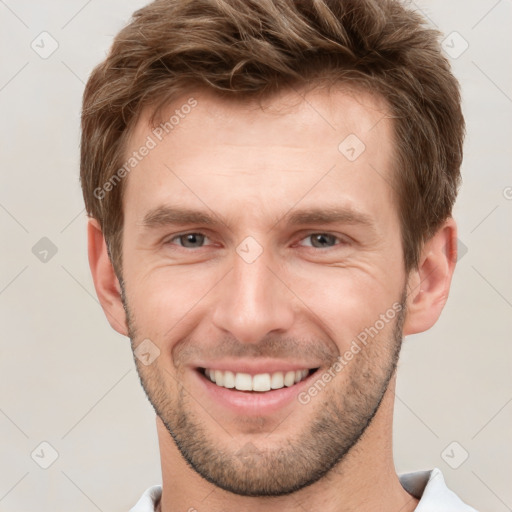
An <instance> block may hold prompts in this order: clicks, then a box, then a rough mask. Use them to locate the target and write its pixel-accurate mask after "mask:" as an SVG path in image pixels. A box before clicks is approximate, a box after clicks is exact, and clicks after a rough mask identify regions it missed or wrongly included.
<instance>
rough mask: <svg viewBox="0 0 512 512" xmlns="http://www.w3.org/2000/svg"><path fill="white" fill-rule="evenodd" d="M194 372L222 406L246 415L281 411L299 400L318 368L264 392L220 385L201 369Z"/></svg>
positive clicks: (211, 395)
mask: <svg viewBox="0 0 512 512" xmlns="http://www.w3.org/2000/svg"><path fill="white" fill-rule="evenodd" d="M194 373H195V374H196V376H197V378H198V380H199V385H200V386H203V388H204V390H205V391H206V393H208V394H209V396H210V397H211V398H212V399H213V400H214V401H215V402H216V403H218V404H219V405H220V406H222V407H225V408H227V409H229V410H231V411H233V412H235V413H236V414H242V415H244V416H262V415H268V414H272V413H274V412H276V411H279V410H281V409H282V408H283V407H285V406H287V405H289V404H290V403H291V402H293V401H294V400H297V395H298V394H299V393H300V392H301V391H302V390H303V389H304V388H306V387H307V386H308V385H309V382H310V380H311V379H312V378H313V377H314V376H315V375H316V374H317V373H318V370H317V371H315V372H313V373H311V374H310V375H308V376H307V377H306V378H305V379H304V380H301V381H300V382H298V383H297V384H294V385H293V386H290V387H284V388H281V389H272V390H270V391H263V392H260V391H253V392H246V391H238V390H236V389H234V388H231V389H228V388H224V387H220V386H217V384H214V383H213V382H212V381H211V380H210V379H208V378H207V377H206V376H205V375H203V374H202V373H201V372H200V371H199V370H195V371H194Z"/></svg>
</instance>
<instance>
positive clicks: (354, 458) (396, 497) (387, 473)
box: [156, 378, 418, 512]
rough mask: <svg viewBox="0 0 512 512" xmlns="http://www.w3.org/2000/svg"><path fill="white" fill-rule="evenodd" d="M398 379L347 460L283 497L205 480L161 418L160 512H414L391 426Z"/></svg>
mask: <svg viewBox="0 0 512 512" xmlns="http://www.w3.org/2000/svg"><path fill="white" fill-rule="evenodd" d="M394 390H395V378H393V379H392V381H391V382H390V385H389V387H388V390H387V391H386V394H385V395H384V398H383V400H382V402H381V406H380V408H379V410H378V411H377V414H376V415H375V417H374V418H373V421H372V422H371V424H370V425H369V426H368V428H367V429H366V431H365V433H364V434H363V436H361V438H360V439H359V441H358V443H357V444H356V445H355V446H354V447H353V448H352V450H350V452H349V453H348V454H347V455H346V456H345V458H344V459H343V460H342V461H341V462H340V463H339V464H338V465H337V466H335V467H334V468H333V469H332V470H331V471H330V472H329V473H328V474H327V475H326V476H325V477H324V478H322V479H320V480H319V481H317V482H316V483H314V484H312V485H310V486H308V487H306V488H304V489H301V490H300V491H297V492H295V493H292V494H289V495H286V496H279V497H247V496H239V495H236V494H232V493H230V492H227V491H224V490H223V489H220V488H218V487H216V486H215V485H213V484H211V483H210V482H207V481H206V480H204V479H203V478H202V477H201V476H199V475H198V474H197V473H196V472H195V471H194V470H193V469H192V468H191V467H190V466H188V464H187V463H186V462H185V460H184V459H183V457H182V455H181V453H180V452H179V450H178V449H177V447H176V445H175V444H174V441H173V439H172V437H171V436H170V435H169V433H168V432H167V429H166V428H165V426H164V425H163V423H162V421H161V420H160V418H158V417H157V419H156V421H157V431H158V440H159V445H160V455H161V463H162V481H163V485H162V488H163V492H162V499H161V501H160V504H159V509H158V510H159V511H161V512H177V511H183V510H190V511H194V510H195V511H198V512H202V511H206V510H207V511H208V512H221V511H226V510H244V511H247V512H291V511H296V510H297V509H298V508H299V509H304V510H322V511H323V512H355V511H358V512H366V511H368V512H369V511H374V510H379V511H381V512H396V511H398V510H399V511H400V512H411V511H413V510H414V509H415V508H416V506H417V504H418V500H417V499H416V498H414V497H413V496H411V495H410V494H408V493H407V492H406V491H405V490H404V489H403V487H402V486H401V484H400V481H399V479H398V476H397V474H396V470H395V467H394V463H393V453H392V441H391V439H392V423H393V404H394Z"/></svg>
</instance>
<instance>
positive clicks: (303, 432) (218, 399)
mask: <svg viewBox="0 0 512 512" xmlns="http://www.w3.org/2000/svg"><path fill="white" fill-rule="evenodd" d="M190 96H193V98H194V99H195V100H196V101H197V104H195V106H194V107H193V108H183V105H185V104H187V100H188V99H189V97H190ZM190 96H184V97H183V98H180V99H179V100H178V101H176V103H174V104H173V105H172V108H170V110H169V111H168V112H164V113H163V115H162V120H163V121H164V122H165V121H166V120H168V119H170V117H171V116H172V115H173V114H175V118H174V120H173V122H172V126H173V127H172V129H171V130H169V132H170V133H169V134H165V130H162V128H160V130H158V127H157V129H156V131H154V130H152V128H151V127H150V126H149V125H148V117H147V115H143V116H142V118H141V119H140V120H139V122H138V124H137V126H136V130H135V131H134V133H133V135H132V137H131V140H130V144H129V148H128V151H127V157H129V156H131V155H132V153H133V152H134V151H139V150H140V148H141V147H142V146H146V147H147V146H155V147H152V148H151V149H150V150H149V151H148V152H147V153H148V154H147V155H146V156H144V157H143V158H141V161H140V162H139V163H138V165H137V166H136V168H134V169H133V170H132V171H131V172H130V174H129V176H128V178H126V179H127V182H126V190H125V196H124V202H123V208H124V212H125V220H124V233H123V280H124V287H123V297H124V304H125V308H126V310H127V312H128V323H129V334H130V338H131V339H132V347H133V348H134V350H135V349H136V348H137V347H138V346H139V344H140V343H142V342H143V340H150V341H144V343H145V345H141V346H144V347H145V349H144V350H145V351H146V352H148V353H149V354H150V355H149V356H146V357H149V360H151V359H153V357H154V356H156V355H157V356H158V357H156V358H155V359H154V360H153V361H152V362H151V364H145V362H147V361H144V359H143V358H141V360H140V359H138V358H137V359H136V363H137V368H138V372H139V375H140V378H141V382H142V385H143V387H144V389H145V391H146V393H147V396H148V398H149V400H150V401H151V403H152V404H153V406H154V408H155V410H156V412H157V414H158V416H159V417H160V418H161V420H162V422H163V423H164V424H165V426H166V427H167V429H168V431H169V433H170V435H172V437H173V438H174V441H175V442H176V445H177V446H178V448H179V449H180V451H181V453H182V455H183V456H184V457H185V459H186V460H187V461H188V462H189V463H190V464H191V465H192V467H193V468H194V469H195V470H196V471H197V472H198V473H199V474H201V475H202V476H203V477H204V478H206V479H207V480H209V481H211V482H213V483H214V484H216V485H218V486H219V487H222V488H224V489H226V490H229V491H231V492H235V493H238V494H242V495H253V496H255V495H280V494H285V493H289V492H291V491H294V490H297V489H300V488H302V487H304V486H306V485H308V484H310V483H313V482H314V481H316V480H318V479H319V478H321V477H322V476H324V475H325V474H326V473H327V472H328V471H329V470H330V469H332V468H333V467H334V466H335V465H336V464H337V463H338V462H339V461H340V460H341V459H342V458H343V456H344V455H345V454H346V453H347V452H348V451H349V450H350V448H351V447H352V446H354V445H355V443H357V441H358V439H359V437H360V436H361V434H362V433H363V432H364V430H365V429H366V427H367V426H368V423H369V422H370V420H371V419H372V418H373V416H374V415H375V413H376V411H377V409H378V407H379V404H380V401H381V399H382V396H383V394H384V393H385V391H386V389H387V386H388V383H389V380H390V379H391V378H392V376H393V372H394V369H395V365H396V360H397V358H398V353H399V349H400V344H401V336H402V325H403V319H404V311H403V309H401V308H403V307H404V305H403V302H404V298H405V297H404V290H405V284H406V276H405V273H404V264H403V256H402V245H401V237H400V226H399V219H398V212H397V204H396V197H395V195H394V191H393V189H392V186H391V183H392V173H393V147H394V144H393V135H392V125H391V121H390V120H389V119H388V118H386V117H385V114H386V111H385V106H384V105H383V103H382V102H379V101H378V100H376V99H375V98H372V97H371V96H369V95H367V94H363V93H352V94H349V93H347V92H346V91H345V92H343V91H341V90H337V91H334V90H333V91H332V92H331V93H330V94H329V93H327V92H326V91H322V90H320V89H317V90H315V91H311V92H309V93H308V94H307V95H306V96H305V99H303V98H302V97H301V96H299V95H298V94H297V93H295V92H293V93H286V94H285V93H282V94H281V96H280V97H276V98H274V99H272V100H271V101H269V102H268V104H267V105H266V108H265V109H264V110H261V109H260V108H259V107H258V106H257V105H255V104H248V103H245V104H243V103H234V102H228V101H223V100H220V99H219V98H216V97H215V96H213V95H211V94H207V93H205V92H197V93H195V94H191V95H190ZM189 104H190V103H189ZM176 110H178V111H179V112H178V113H175V111H176ZM177 117H179V121H178V122H176V119H177ZM168 128H169V125H168ZM148 136H149V137H150V139H151V141H153V142H154V143H155V144H153V143H152V142H148V141H149V140H150V139H148ZM347 137H348V138H347ZM160 138H161V139H162V140H159V139H160ZM143 152H144V153H146V151H143ZM140 153H141V152H140V151H139V155H140ZM178 209H179V210H183V211H185V210H186V211H188V212H192V211H194V212H198V213H201V214H202V215H203V216H204V218H202V219H200V218H196V219H192V218H188V217H187V216H186V215H181V214H179V215H178V214H176V211H175V210H178ZM171 210H173V211H174V214H172V215H171V213H172V212H171ZM313 210H314V211H313ZM333 213H336V214H337V215H335V216H334V217H333V218H331V219H330V220H329V219H328V218H327V217H326V216H324V214H328V215H330V214H333ZM186 217H187V218H186ZM208 219H209V220H208ZM362 333H366V340H365V342H364V343H363V341H362V340H363V339H365V336H364V334H362ZM354 341H356V345H354ZM355 346H357V347H358V348H359V350H357V349H356V348H354V347H355ZM347 351H351V352H352V354H353V357H352V358H348V357H347V356H346V355H345V354H346V353H347ZM338 357H341V360H340V359H337V358H338ZM337 360H338V365H336V364H335V363H336V361H337ZM205 369H206V371H205ZM315 369H316V371H314V372H313V371H312V370H315ZM210 370H211V371H210ZM213 370H217V372H213ZM302 370H304V372H303V373H306V374H307V376H306V377H305V378H303V373H301V371H302ZM224 371H226V372H224ZM291 371H297V373H296V375H295V376H296V377H297V378H296V379H292V378H291V377H290V375H291V374H290V373H289V372H291ZM227 372H230V373H227ZM329 372H330V376H331V378H330V379H329V378H328V377H325V375H326V374H328V373H329ZM211 373H213V375H214V379H216V380H217V383H214V382H212V381H211V380H210V379H209V378H208V374H211ZM280 373H281V376H280ZM237 374H238V375H237ZM287 374H288V377H287ZM255 375H258V377H256V378H254V376H255ZM333 375H334V377H333ZM301 378H303V380H301V381H300V382H297V383H293V382H295V381H296V380H300V379H301ZM287 379H289V380H287ZM290 379H291V380H290ZM219 381H224V384H225V385H226V386H232V385H233V384H235V385H236V386H237V387H239V388H245V389H247V387H250V386H251V385H253V386H255V387H256V389H258V391H254V390H253V391H250V390H237V389H236V388H232V387H224V386H219V385H218V384H219V383H220V382H219ZM292 383H293V384H292ZM286 384H288V385H286ZM283 385H284V387H282V386H283ZM269 386H270V387H271V386H274V387H276V388H281V389H271V390H268V391H262V390H263V389H268V387H269ZM313 387H314V388H315V389H316V390H317V391H316V392H314V391H312V392H311V391H310V389H312V388H313Z"/></svg>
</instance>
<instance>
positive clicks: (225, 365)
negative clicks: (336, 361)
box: [195, 359, 320, 375]
mask: <svg viewBox="0 0 512 512" xmlns="http://www.w3.org/2000/svg"><path fill="white" fill-rule="evenodd" d="M319 366H320V364H318V363H316V362H301V361H279V360H278V359H256V360H255V359H250V360H248V359H223V360H221V361H211V362H207V361H200V362H197V364H195V367H196V368H208V369H210V370H221V371H231V372H233V373H248V374H250V375H258V374H261V373H275V372H289V371H296V370H311V369H316V368H318V367H319Z"/></svg>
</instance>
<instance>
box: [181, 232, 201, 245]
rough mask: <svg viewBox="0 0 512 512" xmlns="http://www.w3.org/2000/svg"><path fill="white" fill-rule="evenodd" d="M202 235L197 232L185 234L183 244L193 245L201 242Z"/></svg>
mask: <svg viewBox="0 0 512 512" xmlns="http://www.w3.org/2000/svg"><path fill="white" fill-rule="evenodd" d="M202 236H203V235H200V234H199V233H190V234H188V235H185V245H187V244H188V243H190V244H192V245H194V244H198V243H201V242H202V238H201V237H202Z"/></svg>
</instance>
